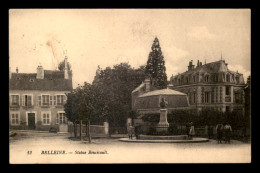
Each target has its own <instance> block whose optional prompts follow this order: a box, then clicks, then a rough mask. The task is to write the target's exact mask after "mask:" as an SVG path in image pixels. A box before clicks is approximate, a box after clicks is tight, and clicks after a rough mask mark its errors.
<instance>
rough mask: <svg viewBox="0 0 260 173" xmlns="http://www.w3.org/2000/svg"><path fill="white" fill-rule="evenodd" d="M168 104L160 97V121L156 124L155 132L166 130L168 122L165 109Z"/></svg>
mask: <svg viewBox="0 0 260 173" xmlns="http://www.w3.org/2000/svg"><path fill="white" fill-rule="evenodd" d="M167 105H168V102H167V101H166V100H165V98H162V99H161V102H160V107H161V109H160V122H159V123H158V125H157V132H167V131H168V127H169V123H168V122H167V109H165V108H166V107H167Z"/></svg>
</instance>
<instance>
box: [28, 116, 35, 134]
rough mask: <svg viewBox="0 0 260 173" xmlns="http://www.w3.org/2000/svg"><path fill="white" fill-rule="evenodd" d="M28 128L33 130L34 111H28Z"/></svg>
mask: <svg viewBox="0 0 260 173" xmlns="http://www.w3.org/2000/svg"><path fill="white" fill-rule="evenodd" d="M28 129H29V130H35V113H28Z"/></svg>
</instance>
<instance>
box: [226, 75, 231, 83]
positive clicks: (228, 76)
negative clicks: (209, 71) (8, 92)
mask: <svg viewBox="0 0 260 173" xmlns="http://www.w3.org/2000/svg"><path fill="white" fill-rule="evenodd" d="M226 81H227V82H230V75H229V74H227V77H226Z"/></svg>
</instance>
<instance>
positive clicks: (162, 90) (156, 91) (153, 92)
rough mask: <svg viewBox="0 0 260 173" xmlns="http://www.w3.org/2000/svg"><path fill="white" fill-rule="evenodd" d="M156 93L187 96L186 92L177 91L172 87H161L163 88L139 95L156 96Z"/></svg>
mask: <svg viewBox="0 0 260 173" xmlns="http://www.w3.org/2000/svg"><path fill="white" fill-rule="evenodd" d="M154 95H183V96H186V94H185V93H182V92H179V91H175V90H172V89H161V90H154V91H150V92H147V93H144V94H142V95H141V96H139V97H148V96H154Z"/></svg>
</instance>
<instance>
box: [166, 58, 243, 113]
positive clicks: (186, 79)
mask: <svg viewBox="0 0 260 173" xmlns="http://www.w3.org/2000/svg"><path fill="white" fill-rule="evenodd" d="M244 86H245V83H244V78H243V74H241V73H238V72H234V71H230V70H229V69H228V64H227V63H226V62H225V60H220V61H216V62H212V63H207V64H206V63H205V64H204V65H202V63H201V62H199V61H198V62H197V66H196V67H195V65H193V64H192V61H190V62H189V66H188V71H186V72H184V73H181V74H178V75H176V76H172V77H171V78H170V85H169V86H168V88H170V89H173V90H177V91H180V92H183V93H186V94H187V95H188V100H189V104H190V107H191V108H194V109H197V110H198V111H199V110H202V109H203V108H214V109H215V110H219V111H222V112H225V111H233V110H240V111H242V112H243V113H244V90H243V89H244Z"/></svg>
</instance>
